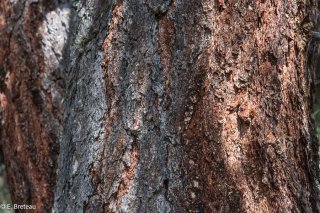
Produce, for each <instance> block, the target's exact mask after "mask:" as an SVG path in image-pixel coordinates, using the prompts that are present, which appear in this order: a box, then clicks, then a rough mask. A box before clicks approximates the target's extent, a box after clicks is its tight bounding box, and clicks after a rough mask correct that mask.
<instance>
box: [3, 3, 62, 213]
mask: <svg viewBox="0 0 320 213" xmlns="http://www.w3.org/2000/svg"><path fill="white" fill-rule="evenodd" d="M66 6H67V5H66V4H65V3H63V2H61V1H60V2H59V1H57V0H51V1H47V0H40V1H27V0H18V1H12V0H11V1H9V0H1V1H0V96H1V100H0V101H1V102H0V103H1V121H2V125H1V133H0V134H1V146H2V153H3V156H4V160H5V163H6V171H7V175H8V182H9V185H10V191H11V194H12V203H13V204H21V205H22V204H29V205H31V204H32V205H36V208H37V210H36V212H50V211H51V209H52V206H53V200H54V193H53V192H54V186H55V182H56V168H57V157H58V152H59V137H60V132H61V128H62V126H61V115H60V114H61V100H62V89H63V87H64V82H63V78H64V77H63V73H62V71H63V69H62V66H61V62H62V52H63V48H64V46H65V41H66V39H67V31H66V30H67V26H68V18H67V17H68V16H67V13H68V12H67V11H68V10H67V9H66V8H67V7H66ZM16 211H18V212H20V211H19V210H16ZM22 211H23V210H22Z"/></svg>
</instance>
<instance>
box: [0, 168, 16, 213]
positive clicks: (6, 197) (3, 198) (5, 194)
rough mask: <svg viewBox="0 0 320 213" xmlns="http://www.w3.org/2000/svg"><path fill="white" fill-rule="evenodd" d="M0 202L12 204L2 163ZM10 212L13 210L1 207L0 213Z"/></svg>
mask: <svg viewBox="0 0 320 213" xmlns="http://www.w3.org/2000/svg"><path fill="white" fill-rule="evenodd" d="M0 204H12V203H11V198H10V193H9V189H8V185H7V181H6V172H5V166H4V164H0ZM9 212H10V213H11V212H13V210H8V209H1V208H0V213H9Z"/></svg>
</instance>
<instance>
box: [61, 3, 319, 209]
mask: <svg viewBox="0 0 320 213" xmlns="http://www.w3.org/2000/svg"><path fill="white" fill-rule="evenodd" d="M316 6H317V5H316V2H315V1H308V2H307V3H303V2H301V1H299V2H296V1H285V2H283V1H270V0H267V1H262V2H260V1H214V2H213V1H206V0H201V1H199V0H190V1H181V0H172V1H167V0H162V1H153V0H149V1H143V0H138V1H137V0H123V1H107V2H106V1H102V0H101V1H79V2H78V3H75V4H74V6H73V8H75V14H76V15H75V16H74V17H73V22H72V28H71V31H72V32H74V33H73V34H72V37H71V41H73V42H72V43H71V46H70V50H69V51H70V52H69V54H68V55H70V60H69V66H68V71H67V73H68V80H67V85H68V87H67V90H66V97H65V105H64V110H65V118H64V122H63V123H64V125H65V131H64V133H63V140H62V143H61V149H60V150H61V152H60V162H59V168H58V182H57V188H56V194H55V195H56V197H55V210H56V211H57V212H80V211H82V210H85V211H87V212H93V211H94V212H187V211H190V212H317V211H319V201H318V197H317V196H318V191H317V188H316V177H317V174H316V171H317V169H316V168H317V161H316V155H317V153H316V150H317V143H316V141H315V140H314V138H313V128H312V125H311V122H310V111H311V97H310V84H311V72H310V70H309V69H307V66H306V60H305V52H306V46H307V36H306V34H305V32H303V30H302V28H301V26H302V25H304V24H308V23H310V22H314V21H315V19H316V12H317V7H316Z"/></svg>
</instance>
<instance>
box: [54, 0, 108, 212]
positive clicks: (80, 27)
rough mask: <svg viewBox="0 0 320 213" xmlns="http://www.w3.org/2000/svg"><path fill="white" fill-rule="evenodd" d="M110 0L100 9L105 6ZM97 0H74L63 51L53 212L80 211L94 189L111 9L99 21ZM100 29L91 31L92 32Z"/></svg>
mask: <svg viewBox="0 0 320 213" xmlns="http://www.w3.org/2000/svg"><path fill="white" fill-rule="evenodd" d="M111 4H112V2H111V1H108V2H107V4H105V7H104V9H105V10H106V11H110V9H109V8H110V6H111ZM99 6H100V5H99V4H96V1H79V2H73V3H72V8H73V11H72V12H71V13H72V17H71V18H72V21H71V26H70V31H71V32H72V33H70V35H69V36H70V37H69V39H70V46H69V47H68V55H67V56H66V63H67V64H68V65H67V72H66V73H67V92H66V95H65V97H64V123H65V127H64V131H63V136H62V141H61V145H60V147H61V148H60V157H59V168H58V181H57V186H56V193H55V204H54V212H82V211H83V209H84V205H85V203H86V202H87V200H88V197H89V196H91V193H92V191H93V188H92V185H91V177H90V175H89V171H90V167H91V166H92V165H93V164H94V163H95V159H96V158H97V156H99V155H100V154H101V153H100V152H101V151H102V149H101V146H102V144H103V143H104V125H103V124H104V123H103V118H104V113H105V110H106V103H107V101H106V97H105V94H106V92H105V86H104V80H103V72H102V69H101V62H102V59H103V55H102V52H101V39H100V40H99V36H101V35H103V34H105V32H104V31H105V30H106V29H105V28H106V25H107V23H108V19H109V16H110V14H109V15H108V12H106V14H107V16H106V19H102V17H99V18H101V20H100V21H99V22H95V21H97V19H96V17H95V16H96V14H95V12H96V11H97V7H99ZM97 29H98V32H99V33H100V35H98V36H97V35H96V34H95V35H93V34H94V33H97V31H96V30H97Z"/></svg>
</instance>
